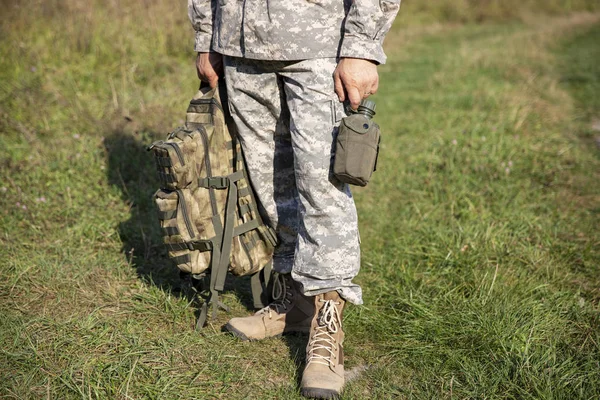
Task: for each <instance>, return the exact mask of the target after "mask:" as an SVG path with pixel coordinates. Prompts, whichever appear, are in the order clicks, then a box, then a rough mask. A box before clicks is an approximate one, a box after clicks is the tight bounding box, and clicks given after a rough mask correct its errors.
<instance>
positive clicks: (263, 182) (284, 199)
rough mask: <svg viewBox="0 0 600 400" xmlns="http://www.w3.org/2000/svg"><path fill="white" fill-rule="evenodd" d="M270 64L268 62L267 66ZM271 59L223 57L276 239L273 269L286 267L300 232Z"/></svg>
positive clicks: (285, 123) (283, 112)
mask: <svg viewBox="0 0 600 400" xmlns="http://www.w3.org/2000/svg"><path fill="white" fill-rule="evenodd" d="M269 67H270V68H269ZM275 71H276V68H275V69H274V68H272V65H270V64H268V63H265V62H260V61H253V60H247V59H241V58H234V57H225V82H226V85H227V92H228V101H229V108H230V111H231V115H232V117H233V119H234V121H235V124H236V127H237V129H238V132H239V136H240V139H241V140H240V141H241V144H242V148H243V150H244V157H245V159H246V164H247V168H248V174H249V176H250V180H251V182H252V186H253V188H254V190H255V192H256V196H257V200H258V202H259V208H260V209H261V214H262V215H263V218H264V219H265V222H267V223H268V224H269V225H271V226H272V227H273V228H275V231H276V232H277V236H278V239H279V244H278V246H277V248H276V249H275V253H274V258H273V269H274V270H275V271H277V272H280V273H290V272H291V271H292V267H293V262H294V252H295V249H296V236H297V232H298V227H297V224H298V215H297V210H298V191H297V189H296V181H295V176H294V155H293V152H292V147H291V139H290V131H289V112H288V109H287V106H286V105H285V103H282V102H283V101H284V99H285V96H284V93H283V82H282V79H281V78H280V77H278V76H277V74H276V72H275Z"/></svg>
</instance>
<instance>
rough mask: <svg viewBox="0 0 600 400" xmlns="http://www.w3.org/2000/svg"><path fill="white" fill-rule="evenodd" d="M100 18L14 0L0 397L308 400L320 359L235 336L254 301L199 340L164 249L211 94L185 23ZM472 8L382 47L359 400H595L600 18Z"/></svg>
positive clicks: (137, 16) (355, 320)
mask: <svg viewBox="0 0 600 400" xmlns="http://www.w3.org/2000/svg"><path fill="white" fill-rule="evenodd" d="M90 4H91V6H90V5H88V4H87V3H86V4H85V5H84V4H83V3H80V2H78V1H74V0H72V1H66V0H64V1H58V0H55V1H44V2H41V1H40V2H37V3H36V4H35V7H33V6H32V7H31V8H30V7H27V8H26V7H23V6H19V5H17V4H15V3H14V2H7V1H5V2H0V7H2V9H3V10H4V12H3V16H4V15H6V16H8V17H6V18H3V20H2V21H1V22H0V30H1V32H0V34H2V37H3V41H2V42H0V132H2V135H0V146H1V148H2V150H1V151H0V174H1V176H2V177H3V180H2V183H0V190H1V193H2V196H0V206H1V211H0V227H1V235H0V243H1V245H0V256H1V257H2V259H3V260H4V262H3V263H2V266H1V267H0V315H1V316H2V318H0V348H1V350H0V397H3V398H41V397H45V398H61V399H62V398H102V399H104V398H123V399H126V398H136V399H137V398H184V397H186V398H202V399H204V398H207V399H208V398H256V399H265V398H273V399H295V398H299V394H298V390H297V384H298V379H299V375H300V372H301V368H302V362H303V357H304V355H303V348H304V345H305V343H304V339H305V338H303V337H302V336H294V335H292V336H287V337H284V338H280V339H272V340H267V341H265V342H259V343H240V342H239V341H237V340H235V339H234V338H233V337H231V336H230V335H228V334H226V333H223V332H221V326H222V325H223V324H224V323H225V322H226V320H227V318H229V317H230V316H231V315H245V314H247V313H248V310H247V304H248V295H247V293H244V291H243V290H244V289H247V284H248V283H247V282H246V281H243V280H242V281H241V282H240V281H231V282H230V283H229V289H230V290H229V291H228V292H227V293H226V295H225V301H226V303H227V304H228V305H230V306H231V307H232V311H231V313H230V314H229V315H227V314H225V313H222V314H220V315H219V317H218V319H217V320H215V321H212V322H211V324H210V325H209V326H208V327H207V328H206V329H205V330H204V331H203V332H201V333H196V332H194V331H193V330H192V327H193V324H194V308H193V307H191V306H190V305H189V299H188V298H187V297H186V296H185V294H184V293H183V292H182V290H181V288H180V284H179V281H178V276H177V274H176V272H175V271H174V268H173V267H172V266H171V264H170V263H169V262H168V260H167V258H166V254H165V252H164V250H163V249H162V246H161V244H160V235H159V232H158V229H157V223H156V221H155V210H154V207H153V205H152V203H151V200H150V195H151V194H152V192H153V190H155V188H156V187H157V181H156V178H155V176H154V171H153V165H152V160H151V159H150V157H149V156H148V154H146V152H145V150H144V147H145V145H146V144H147V143H148V142H150V141H152V140H153V139H155V138H160V137H162V136H163V135H164V134H165V133H166V132H167V131H168V129H170V128H171V127H173V126H176V125H178V124H180V123H181V122H180V120H181V119H182V118H183V110H184V107H185V106H186V103H187V101H188V100H189V98H190V97H191V95H192V94H193V93H194V90H195V89H196V86H197V82H196V78H195V73H194V71H193V54H192V53H191V41H192V38H191V35H190V28H189V27H188V23H187V20H186V17H185V12H184V10H185V6H184V4H183V3H181V4H180V6H181V7H179V8H176V7H173V6H172V5H171V4H166V3H162V2H145V3H144V7H140V6H139V4H137V3H134V2H128V1H119V2H117V1H106V2H92V3H90ZM461 4H467V3H461V2H452V3H448V2H444V1H441V0H440V1H436V2H427V4H425V3H423V2H421V3H419V4H417V3H414V4H413V3H410V2H407V4H406V8H405V9H403V11H402V12H401V13H402V14H401V17H400V18H399V23H398V24H397V25H396V27H395V29H394V31H393V32H392V33H391V34H390V36H389V37H388V39H387V52H388V55H389V61H388V63H387V64H386V65H384V66H382V67H381V68H380V73H381V80H382V82H383V84H382V87H381V88H380V91H379V93H378V94H377V96H376V97H377V98H376V101H377V103H378V115H377V117H376V119H377V121H378V122H379V123H380V125H381V126H382V128H383V131H384V138H383V140H384V143H383V151H382V154H381V155H380V160H379V161H380V162H379V170H378V171H377V173H376V175H375V177H374V180H373V182H372V183H371V184H369V187H368V188H366V189H361V190H355V194H356V199H357V205H358V208H359V215H360V218H361V221H360V224H361V234H362V241H363V246H362V248H363V269H362V271H361V274H360V275H359V277H358V279H357V282H359V283H360V284H361V285H362V286H363V290H364V292H365V306H363V307H349V308H348V309H347V312H346V318H345V327H346V331H347V338H348V340H347V346H346V354H347V367H348V369H351V368H354V367H358V370H362V371H363V372H362V373H361V374H360V375H359V376H358V377H357V378H356V379H355V380H353V381H352V382H350V383H349V384H348V386H347V390H346V393H345V396H344V397H345V398H348V399H354V398H381V399H388V398H406V399H413V398H415V399H432V398H435V399H453V398H460V399H466V398H477V399H479V398H481V399H484V398H485V399H500V398H502V399H596V398H599V397H600V378H599V376H598V370H599V368H600V348H599V341H600V333H599V332H600V317H599V315H600V314H599V311H600V310H599V301H600V290H599V289H598V288H599V287H600V278H599V277H600V274H599V271H598V269H599V268H598V266H599V265H600V234H599V231H598V228H597V227H598V226H599V223H600V218H599V211H600V208H599V204H600V188H598V185H597V182H598V179H599V178H600V176H599V173H598V171H600V168H599V167H600V158H599V153H598V149H597V147H596V141H597V136H598V135H599V134H598V132H597V131H596V130H595V129H594V128H593V126H594V124H595V121H596V120H597V119H598V118H600V100H599V99H600V97H599V95H598V93H600V81H599V79H598V77H599V76H600V71H599V65H600V54H599V53H598V46H597V43H598V42H599V41H600V25H599V23H598V21H599V20H600V16H599V15H598V14H597V13H569V14H566V13H565V14H564V15H555V14H556V13H557V10H558V11H563V10H566V11H574V10H588V11H589V10H592V11H593V10H594V7H595V6H594V3H592V2H576V1H573V2H570V3H568V5H567V2H560V3H559V2H545V3H544V4H546V5H547V7H546V8H544V9H540V10H541V11H544V12H543V13H542V12H540V13H539V14H547V15H536V16H535V17H534V16H531V14H530V13H529V11H528V10H531V9H532V7H534V6H540V3H539V2H524V6H523V7H524V9H523V8H518V9H517V8H514V9H512V10H511V13H510V14H507V15H504V14H502V13H500V12H499V11H498V10H499V8H498V7H500V6H499V5H500V4H501V3H499V2H486V3H484V2H481V3H479V4H480V5H479V6H478V7H463V8H461V9H460V10H462V11H461V13H462V14H460V15H462V17H460V18H459V17H452V16H451V15H453V14H451V13H448V12H447V11H443V10H444V7H449V6H450V5H453V6H452V7H457V8H459V6H460V5H461ZM502 4H504V3H502ZM507 4H508V3H507ZM495 7H496V8H495ZM502 7H504V6H502ZM557 7H558V8H557ZM569 7H570V8H569ZM476 11H477V12H479V13H480V14H481V13H482V14H483V15H485V17H476V16H474V15H475V14H473V13H474V12H476ZM9 17H10V18H9ZM434 20H435V21H437V22H435V23H433V21H434ZM39 21H44V23H39ZM140 21H143V24H142V23H140ZM404 21H407V23H406V24H403V22H404ZM464 21H466V22H469V21H479V22H486V23H484V24H477V25H473V24H462V22H464ZM430 22H431V23H430ZM405 25H407V26H405Z"/></svg>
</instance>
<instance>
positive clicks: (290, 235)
mask: <svg viewBox="0 0 600 400" xmlns="http://www.w3.org/2000/svg"><path fill="white" fill-rule="evenodd" d="M224 64H225V82H226V84H227V93H228V97H229V99H228V101H229V108H230V111H231V114H232V116H233V119H234V121H235V123H236V127H237V128H238V131H239V134H240V138H241V143H242V147H243V150H244V155H245V158H246V162H247V167H248V172H249V175H250V180H251V182H252V185H253V187H254V189H255V191H256V194H257V197H258V201H259V203H260V207H261V212H262V213H263V216H264V218H265V220H266V221H267V222H268V223H270V224H271V226H273V227H274V228H275V229H276V231H277V234H278V238H279V240H280V244H279V245H278V246H277V248H276V249H275V255H274V258H273V266H274V269H275V270H276V271H278V272H282V273H289V272H291V273H292V278H293V279H294V280H295V281H297V282H299V283H300V284H301V285H302V287H303V291H304V294H305V295H307V296H313V295H317V294H320V293H325V292H328V291H331V290H337V291H338V292H339V293H340V295H341V296H342V297H344V298H345V299H346V300H347V301H350V302H351V303H354V304H361V303H362V292H361V289H360V286H358V285H356V284H354V283H352V279H353V278H354V277H355V276H356V274H357V273H358V270H359V268H360V248H359V235H358V219H357V214H356V207H355V205H354V199H353V198H352V195H351V193H350V189H349V187H348V185H346V184H343V183H341V182H339V181H338V180H337V179H335V177H333V175H332V173H331V170H332V168H331V165H332V160H333V142H334V138H335V135H336V134H337V127H338V125H339V122H340V120H341V118H342V117H343V116H344V115H345V113H344V108H343V105H342V104H341V103H339V101H338V99H337V96H336V95H335V92H334V87H333V71H334V70H335V67H336V60H335V58H320V59H310V60H303V61H263V60H250V59H245V58H237V57H227V56H226V57H224Z"/></svg>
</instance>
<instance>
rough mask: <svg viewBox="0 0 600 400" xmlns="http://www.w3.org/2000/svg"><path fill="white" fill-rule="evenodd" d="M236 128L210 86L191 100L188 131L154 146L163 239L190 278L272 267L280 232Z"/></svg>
mask: <svg viewBox="0 0 600 400" xmlns="http://www.w3.org/2000/svg"><path fill="white" fill-rule="evenodd" d="M223 92H224V90H223ZM231 129H234V127H233V126H232V127H231V128H230V129H228V126H227V124H226V119H225V113H224V111H223V110H222V105H221V100H220V95H219V91H218V90H216V89H208V88H202V89H200V90H199V91H198V93H197V94H196V95H195V96H194V98H193V99H192V101H191V102H190V105H189V107H188V110H187V116H186V126H185V127H182V128H178V129H176V130H175V131H173V132H171V133H170V134H169V135H168V137H167V139H166V140H164V141H163V140H160V141H157V142H154V143H153V144H152V145H151V146H150V149H152V150H153V151H154V155H155V160H156V165H157V168H158V173H159V177H160V181H161V189H159V190H158V191H157V192H156V194H155V196H154V199H155V202H156V204H157V208H158V215H159V220H160V225H161V228H162V230H163V240H164V243H165V245H166V248H167V250H168V252H169V256H170V257H171V259H173V261H174V262H175V264H176V265H177V267H178V268H179V269H180V270H182V271H184V272H187V273H191V274H202V273H204V272H205V271H206V270H208V269H209V268H211V267H212V269H211V272H212V273H215V269H214V268H215V266H218V268H224V269H225V271H226V270H227V269H228V270H229V271H230V272H231V273H232V274H234V275H236V276H243V275H250V274H254V273H256V272H258V271H260V270H261V269H262V268H263V267H265V266H266V265H267V264H268V263H270V262H271V258H272V254H273V247H274V245H275V244H276V243H275V242H276V239H275V233H274V232H272V230H271V229H270V228H268V227H267V226H266V225H264V223H263V221H262V219H261V217H260V213H259V211H258V208H257V206H256V201H255V199H254V196H253V193H252V192H251V190H250V187H249V184H248V183H247V175H246V173H245V165H244V162H243V156H242V151H241V145H240V143H239V141H238V140H236V136H235V132H232V131H231ZM225 181H227V184H226V183H225ZM228 226H229V227H230V229H229V230H228V229H227V228H228ZM223 278H224V275H223ZM218 290H222V289H218Z"/></svg>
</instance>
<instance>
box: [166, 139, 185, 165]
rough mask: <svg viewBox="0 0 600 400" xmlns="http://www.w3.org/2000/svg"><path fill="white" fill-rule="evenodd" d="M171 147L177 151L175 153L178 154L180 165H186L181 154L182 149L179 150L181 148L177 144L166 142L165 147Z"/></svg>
mask: <svg viewBox="0 0 600 400" xmlns="http://www.w3.org/2000/svg"><path fill="white" fill-rule="evenodd" d="M165 144H166V145H169V146H171V147H173V148H174V149H175V153H177V158H179V163H180V164H181V166H184V165H185V161H183V153H182V152H181V149H180V148H179V146H178V145H177V143H173V142H164V143H163V145H165Z"/></svg>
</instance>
